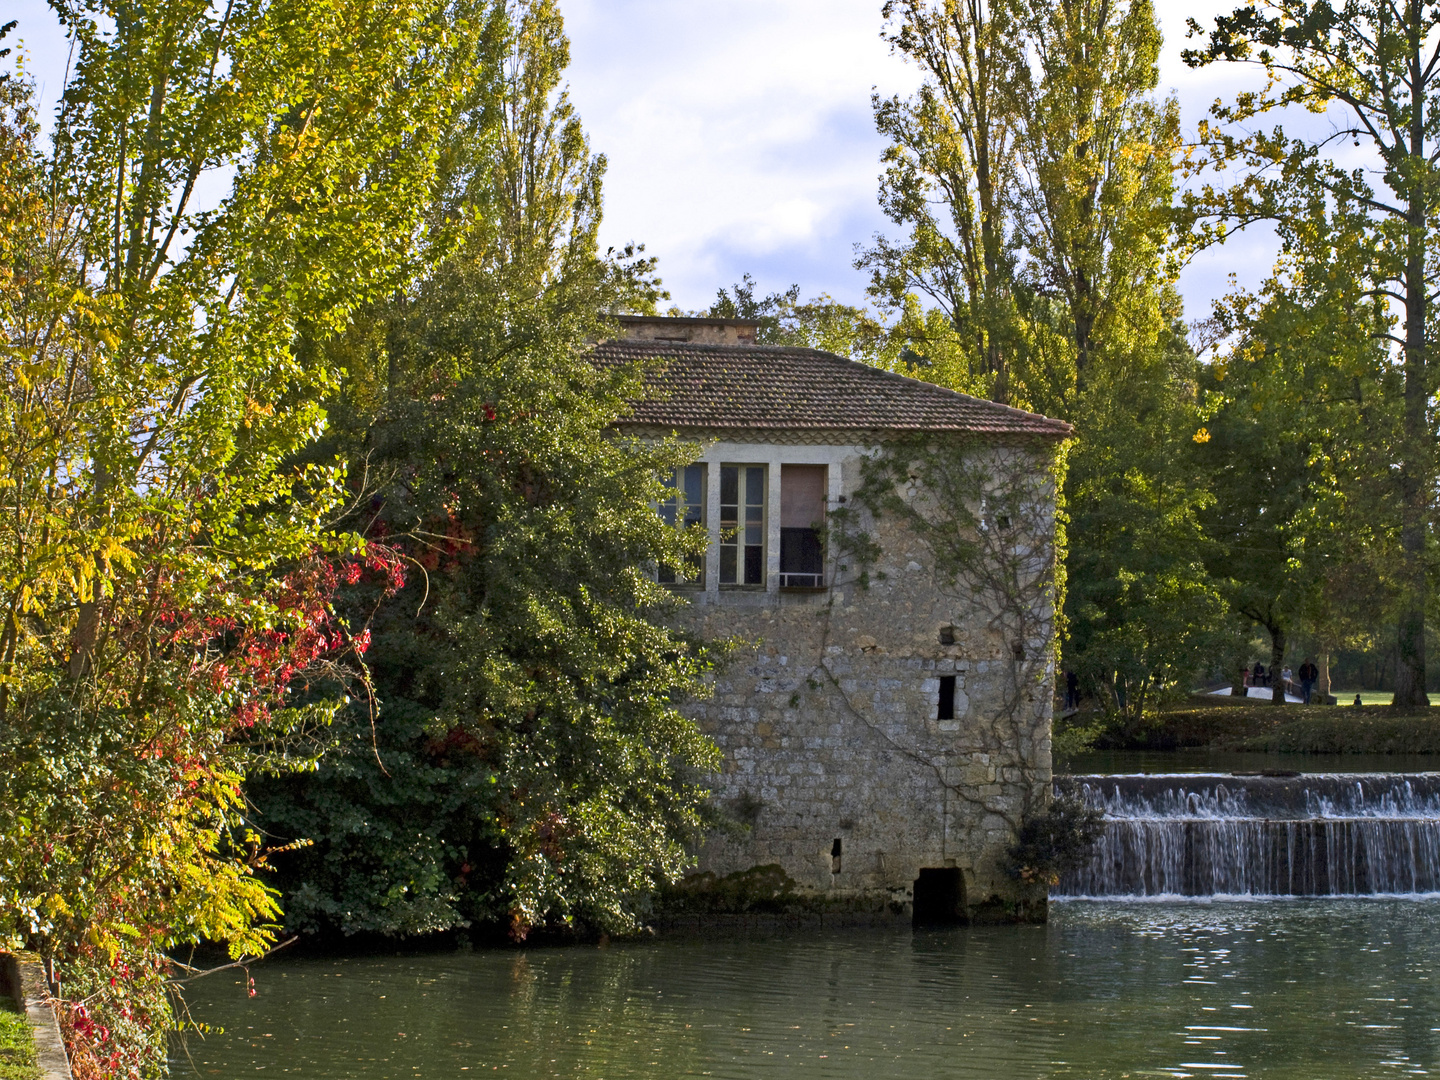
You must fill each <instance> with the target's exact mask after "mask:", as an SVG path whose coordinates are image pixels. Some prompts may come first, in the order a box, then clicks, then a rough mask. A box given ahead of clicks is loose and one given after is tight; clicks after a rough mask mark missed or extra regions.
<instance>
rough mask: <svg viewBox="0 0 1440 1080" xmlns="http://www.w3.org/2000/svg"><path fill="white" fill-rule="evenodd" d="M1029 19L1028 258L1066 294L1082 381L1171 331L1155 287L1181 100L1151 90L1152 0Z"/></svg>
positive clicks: (1075, 6)
mask: <svg viewBox="0 0 1440 1080" xmlns="http://www.w3.org/2000/svg"><path fill="white" fill-rule="evenodd" d="M1024 25H1025V28H1026V31H1027V38H1026V40H1027V42H1028V43H1029V44H1030V45H1031V46H1032V48H1033V51H1034V55H1035V61H1034V63H1033V65H1027V66H1025V67H1022V68H1021V69H1020V73H1019V79H1018V83H1019V85H1018V89H1017V93H1016V96H1015V108H1016V111H1017V113H1018V117H1019V123H1018V125H1017V131H1018V135H1017V143H1018V150H1019V155H1020V159H1021V161H1022V162H1023V163H1024V168H1023V169H1022V171H1021V176H1022V177H1023V178H1024V179H1023V182H1022V184H1021V185H1020V188H1019V192H1018V196H1019V204H1020V205H1019V210H1020V217H1019V233H1020V237H1021V241H1022V245H1023V251H1024V260H1025V261H1024V272H1025V276H1026V277H1027V279H1028V280H1029V282H1030V284H1031V287H1032V288H1033V289H1035V290H1036V291H1037V292H1038V293H1041V294H1048V295H1052V296H1055V297H1057V298H1058V299H1060V300H1061V301H1063V304H1064V308H1065V311H1066V313H1067V315H1068V321H1069V324H1070V325H1069V328H1068V329H1069V335H1068V336H1069V337H1070V339H1071V342H1072V345H1073V349H1074V368H1075V374H1074V378H1075V381H1076V386H1077V389H1083V386H1084V380H1085V377H1086V374H1087V372H1088V371H1089V369H1090V368H1091V367H1092V366H1093V365H1094V364H1095V363H1096V362H1097V361H1101V360H1103V355H1100V354H1103V353H1104V352H1105V351H1107V350H1109V351H1112V352H1113V351H1116V350H1123V349H1134V348H1137V347H1138V348H1141V349H1145V348H1148V347H1150V345H1151V344H1152V343H1153V342H1154V341H1156V340H1157V339H1159V338H1161V337H1163V336H1164V334H1165V325H1164V309H1165V306H1166V305H1163V304H1157V303H1156V302H1155V301H1156V299H1157V297H1160V296H1162V295H1163V294H1164V292H1165V291H1166V289H1167V287H1168V286H1169V280H1168V278H1167V274H1166V265H1165V254H1166V248H1167V246H1168V241H1169V233H1170V216H1171V215H1170V202H1171V198H1172V196H1173V194H1174V162H1175V158H1176V155H1177V153H1178V151H1179V142H1180V134H1179V128H1180V123H1179V107H1178V105H1177V104H1176V102H1175V100H1174V98H1173V97H1172V98H1170V99H1167V100H1165V101H1163V102H1157V101H1156V100H1155V99H1154V98H1153V96H1152V95H1153V93H1154V91H1155V88H1156V85H1157V83H1158V81H1159V57H1160V33H1159V30H1158V29H1157V28H1156V26H1155V11H1154V7H1153V5H1152V4H1150V3H1149V2H1148V0H1132V2H1130V3H1121V4H1117V3H1112V2H1110V0H1070V2H1067V3H1059V4H1055V3H1037V4H1033V5H1031V6H1030V7H1029V8H1028V9H1027V10H1026V13H1025V24H1024ZM1057 404H1061V403H1060V402H1057Z"/></svg>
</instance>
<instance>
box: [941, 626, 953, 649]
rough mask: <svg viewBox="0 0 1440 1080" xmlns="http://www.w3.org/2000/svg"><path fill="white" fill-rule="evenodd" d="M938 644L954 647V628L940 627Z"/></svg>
mask: <svg viewBox="0 0 1440 1080" xmlns="http://www.w3.org/2000/svg"><path fill="white" fill-rule="evenodd" d="M940 644H941V645H954V644H955V628H954V627H953V626H942V627H940Z"/></svg>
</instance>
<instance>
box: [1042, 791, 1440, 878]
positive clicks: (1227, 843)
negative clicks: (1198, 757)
mask: <svg viewBox="0 0 1440 1080" xmlns="http://www.w3.org/2000/svg"><path fill="white" fill-rule="evenodd" d="M1055 793H1056V795H1058V796H1072V797H1075V798H1079V799H1081V800H1083V801H1084V802H1085V803H1087V804H1089V805H1091V806H1094V807H1098V808H1099V809H1101V810H1103V811H1104V812H1105V831H1104V834H1103V835H1102V836H1101V838H1100V840H1099V841H1098V842H1097V844H1096V845H1095V850H1094V852H1093V855H1092V857H1091V859H1090V861H1089V862H1088V864H1087V865H1085V866H1083V867H1081V868H1080V869H1079V870H1076V871H1074V872H1072V873H1069V874H1066V875H1065V876H1064V877H1062V879H1061V881H1060V883H1059V885H1058V886H1056V888H1055V889H1054V890H1053V892H1054V894H1055V895H1056V896H1070V897H1158V896H1256V897H1261V896H1379V895H1413V894H1417V893H1436V892H1440V773H1417V774H1408V775H1407V774H1383V773H1382V774H1372V773H1365V774H1360V773H1328V774H1314V775H1298V776H1290V775H1286V776H1273V775H1272V776H1232V775H1209V776H1205V775H1162V776H1063V777H1058V778H1057V779H1056V781H1055Z"/></svg>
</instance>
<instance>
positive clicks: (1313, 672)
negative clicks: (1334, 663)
mask: <svg viewBox="0 0 1440 1080" xmlns="http://www.w3.org/2000/svg"><path fill="white" fill-rule="evenodd" d="M1299 675H1300V697H1301V699H1302V700H1303V701H1304V702H1305V704H1306V705H1309V704H1310V694H1311V692H1312V691H1314V689H1315V683H1316V681H1317V680H1318V679H1319V678H1320V669H1319V668H1317V667H1316V666H1315V661H1314V660H1311V659H1310V657H1308V656H1307V657H1306V658H1305V662H1304V663H1303V664H1301V665H1300V671H1299Z"/></svg>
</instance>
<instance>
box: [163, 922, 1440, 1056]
mask: <svg viewBox="0 0 1440 1080" xmlns="http://www.w3.org/2000/svg"><path fill="white" fill-rule="evenodd" d="M1437 969H1440V900H1427V899H1393V898H1345V899H1337V898H1326V899H1294V900H1270V901H1259V902H1254V901H1230V902H1220V901H1211V902H1204V901H1192V902H1179V903H1177V902H1148V903H1147V902H1134V901H1066V902H1060V903H1055V904H1053V905H1052V907H1051V920H1050V922H1049V924H1048V925H1046V926H1002V927H975V928H955V929H947V930H936V931H924V932H917V933H914V934H912V933H910V932H908V931H904V932H897V931H856V932H844V933H840V932H834V933H827V932H809V933H802V934H798V935H792V936H787V937H774V936H770V937H766V936H756V937H752V938H738V939H737V938H731V939H724V940H715V939H662V940H657V941H648V942H639V943H635V942H629V943H616V944H612V945H610V946H609V947H607V948H596V947H583V948H582V947H573V948H546V949H525V950H515V951H506V950H498V951H478V950H477V951H474V952H455V953H445V954H433V953H432V954H426V955H409V956H386V957H369V958H349V959H335V958H294V957H291V958H285V957H284V956H283V954H282V955H281V956H280V957H276V958H274V959H272V960H270V961H267V962H265V963H263V964H260V965H257V966H256V967H255V968H254V970H253V975H254V977H255V986H256V990H257V993H256V996H255V997H254V998H249V997H247V995H246V989H245V980H244V975H243V973H239V974H237V973H232V972H226V973H223V974H220V975H216V976H212V977H210V978H209V979H207V980H204V981H202V982H200V983H199V984H197V985H196V986H195V987H193V988H192V991H191V994H190V1003H191V1008H192V1011H193V1015H194V1016H195V1018H196V1019H197V1020H200V1021H204V1022H208V1023H210V1024H215V1025H223V1027H224V1029H225V1030H224V1032H223V1033H212V1034H210V1035H208V1036H207V1037H206V1038H204V1039H201V1038H198V1037H196V1036H193V1035H192V1036H191V1037H190V1038H189V1039H188V1040H186V1044H185V1046H184V1047H180V1046H178V1044H177V1050H176V1054H175V1059H174V1069H175V1075H176V1076H185V1075H197V1074H198V1075H199V1076H223V1077H238V1076H252V1075H255V1074H257V1073H260V1072H263V1073H265V1074H266V1075H275V1074H281V1075H286V1076H297V1077H316V1078H319V1077H335V1078H339V1077H345V1078H353V1080H372V1078H373V1080H379V1078H382V1077H384V1078H401V1077H404V1078H421V1077H445V1078H459V1077H467V1076H478V1075H480V1074H490V1075H501V1076H510V1077H517V1078H518V1077H523V1078H549V1077H557V1078H558V1077H565V1078H572V1077H573V1078H605V1080H640V1078H644V1080H652V1078H653V1080H662V1078H668V1077H676V1076H713V1077H730V1078H735V1080H742V1078H743V1080H748V1078H752V1077H763V1078H766V1080H789V1078H798V1077H806V1078H811V1077H814V1078H835V1080H841V1078H846V1080H848V1078H852V1077H854V1078H862V1077H863V1078H866V1080H873V1078H889V1077H895V1078H913V1080H949V1078H956V1080H959V1078H965V1080H971V1078H973V1080H1018V1078H1022V1077H1023V1078H1027V1080H1029V1078H1050V1077H1076V1078H1087V1080H1100V1078H1111V1077H1113V1078H1121V1077H1136V1078H1139V1077H1146V1076H1148V1077H1164V1076H1173V1077H1183V1076H1195V1077H1200V1076H1208V1077H1216V1078H1236V1077H1265V1078H1274V1080H1279V1078H1292V1077H1293V1078H1297V1080H1298V1078H1302V1077H1303V1078H1307V1080H1311V1078H1337V1080H1339V1078H1345V1080H1349V1078H1362V1077H1391V1076H1397V1075H1406V1074H1411V1075H1428V1074H1429V1073H1430V1072H1431V1071H1440V1000H1437V991H1440V987H1437V980H1440V971H1437ZM187 1056H188V1060H187ZM192 1064H193V1069H194V1071H193V1072H192V1071H191V1070H192Z"/></svg>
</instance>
